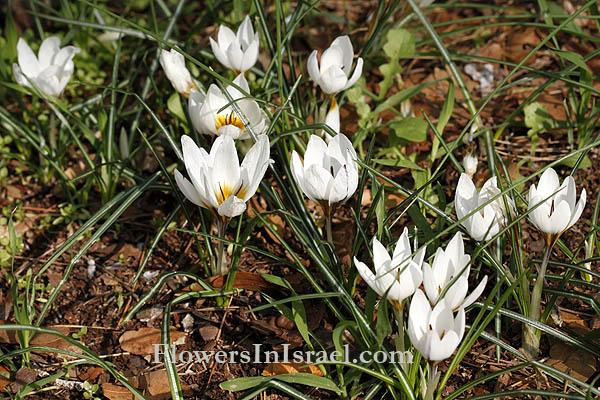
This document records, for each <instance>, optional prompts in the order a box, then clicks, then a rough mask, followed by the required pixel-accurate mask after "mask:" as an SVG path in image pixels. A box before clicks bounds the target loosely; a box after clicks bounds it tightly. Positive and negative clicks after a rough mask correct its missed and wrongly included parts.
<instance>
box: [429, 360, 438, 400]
mask: <svg viewBox="0 0 600 400" xmlns="http://www.w3.org/2000/svg"><path fill="white" fill-rule="evenodd" d="M439 379H440V375H439V374H438V370H437V364H436V363H434V362H432V361H427V391H426V392H425V400H433V395H434V394H435V389H436V387H437V385H438V382H439Z"/></svg>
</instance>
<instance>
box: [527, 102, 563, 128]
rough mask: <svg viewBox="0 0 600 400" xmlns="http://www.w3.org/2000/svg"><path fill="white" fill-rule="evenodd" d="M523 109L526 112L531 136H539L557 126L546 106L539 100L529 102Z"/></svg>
mask: <svg viewBox="0 0 600 400" xmlns="http://www.w3.org/2000/svg"><path fill="white" fill-rule="evenodd" d="M523 111H524V113H525V126H526V127H528V128H529V130H528V131H527V135H529V136H534V135H536V136H537V135H538V134H540V133H544V132H546V130H548V129H550V128H553V127H555V126H556V123H555V121H554V120H553V119H552V117H551V116H550V114H549V113H548V109H547V108H546V106H544V105H542V104H540V103H538V102H537V101H535V102H533V103H531V104H527V105H526V106H525V108H524V109H523Z"/></svg>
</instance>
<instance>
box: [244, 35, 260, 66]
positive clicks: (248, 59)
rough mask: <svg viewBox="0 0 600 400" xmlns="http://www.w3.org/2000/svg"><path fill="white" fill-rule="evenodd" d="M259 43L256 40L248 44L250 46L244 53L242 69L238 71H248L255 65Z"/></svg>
mask: <svg viewBox="0 0 600 400" xmlns="http://www.w3.org/2000/svg"><path fill="white" fill-rule="evenodd" d="M258 46H259V42H258V40H253V41H252V42H250V46H248V48H247V49H246V51H244V59H243V60H242V67H241V69H240V71H248V70H249V69H250V68H252V67H253V66H254V64H256V61H257V60H258V50H259V48H258Z"/></svg>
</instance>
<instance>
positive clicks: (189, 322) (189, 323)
mask: <svg viewBox="0 0 600 400" xmlns="http://www.w3.org/2000/svg"><path fill="white" fill-rule="evenodd" d="M181 325H182V326H183V330H184V331H185V332H189V331H191V330H192V329H194V317H193V316H192V314H186V316H185V317H183V319H182V320H181Z"/></svg>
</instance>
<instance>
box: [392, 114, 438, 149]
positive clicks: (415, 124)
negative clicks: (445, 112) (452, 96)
mask: <svg viewBox="0 0 600 400" xmlns="http://www.w3.org/2000/svg"><path fill="white" fill-rule="evenodd" d="M390 127H391V128H392V131H393V135H390V144H391V145H392V146H396V145H398V144H400V143H401V141H400V140H399V139H404V140H408V141H411V142H422V141H423V140H425V139H427V130H428V129H429V125H427V122H426V121H424V120H422V119H421V118H417V117H406V118H404V119H402V120H400V121H396V122H392V123H391V124H390Z"/></svg>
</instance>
